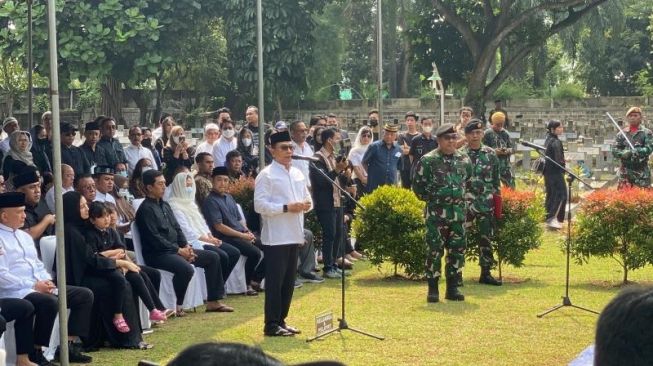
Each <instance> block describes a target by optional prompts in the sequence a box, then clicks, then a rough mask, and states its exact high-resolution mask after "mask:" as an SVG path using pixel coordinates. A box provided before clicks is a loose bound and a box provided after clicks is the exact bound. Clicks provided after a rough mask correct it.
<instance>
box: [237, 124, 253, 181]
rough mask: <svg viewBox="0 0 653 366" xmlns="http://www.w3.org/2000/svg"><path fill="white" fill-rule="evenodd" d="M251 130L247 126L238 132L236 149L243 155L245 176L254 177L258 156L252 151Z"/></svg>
mask: <svg viewBox="0 0 653 366" xmlns="http://www.w3.org/2000/svg"><path fill="white" fill-rule="evenodd" d="M253 136H254V135H253V134H252V131H250V130H249V129H248V128H247V127H243V128H241V129H240V132H238V144H237V147H236V150H238V151H239V152H240V154H241V155H242V156H243V168H242V169H243V172H244V173H245V174H246V175H247V176H251V177H254V178H256V170H257V169H258V156H257V155H256V153H257V152H256V151H254V141H253V140H252V138H253Z"/></svg>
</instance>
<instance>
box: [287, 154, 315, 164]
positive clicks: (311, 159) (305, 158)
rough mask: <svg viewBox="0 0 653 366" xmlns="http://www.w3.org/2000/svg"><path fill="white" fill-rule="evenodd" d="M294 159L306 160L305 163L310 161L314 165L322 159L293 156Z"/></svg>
mask: <svg viewBox="0 0 653 366" xmlns="http://www.w3.org/2000/svg"><path fill="white" fill-rule="evenodd" d="M292 159H293V160H304V161H310V162H313V163H315V162H318V161H320V159H318V158H314V157H312V156H300V155H293V156H292Z"/></svg>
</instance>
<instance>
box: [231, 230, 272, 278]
mask: <svg viewBox="0 0 653 366" xmlns="http://www.w3.org/2000/svg"><path fill="white" fill-rule="evenodd" d="M224 240H225V241H227V242H228V243H229V244H231V245H233V246H234V247H235V248H236V249H238V250H239V251H240V255H244V256H245V257H247V260H246V261H245V280H246V282H247V286H249V285H250V283H251V282H252V281H256V282H261V280H262V279H263V276H264V275H265V263H263V262H261V256H262V254H263V253H262V252H261V249H259V248H260V247H261V240H260V239H259V238H256V241H255V242H254V244H252V243H249V242H247V241H245V240H243V239H239V238H233V237H227V238H225V239H224ZM263 260H264V261H265V259H263ZM259 262H261V263H260V264H259Z"/></svg>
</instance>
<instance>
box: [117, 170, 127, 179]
mask: <svg viewBox="0 0 653 366" xmlns="http://www.w3.org/2000/svg"><path fill="white" fill-rule="evenodd" d="M117 174H118V175H119V176H121V177H125V178H127V171H126V170H121V171H119V172H118V173H117Z"/></svg>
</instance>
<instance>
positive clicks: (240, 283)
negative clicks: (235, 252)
mask: <svg viewBox="0 0 653 366" xmlns="http://www.w3.org/2000/svg"><path fill="white" fill-rule="evenodd" d="M245 261H247V257H245V256H244V255H241V256H240V258H238V262H237V263H236V266H235V267H234V269H233V270H232V271H231V273H230V274H229V278H227V280H226V281H225V282H224V289H225V292H226V293H227V294H228V295H232V294H244V293H245V292H247V280H246V279H245Z"/></svg>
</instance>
